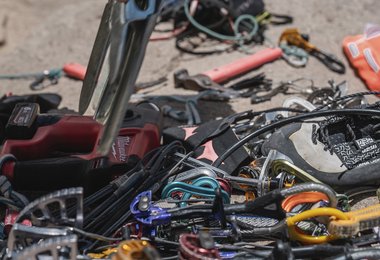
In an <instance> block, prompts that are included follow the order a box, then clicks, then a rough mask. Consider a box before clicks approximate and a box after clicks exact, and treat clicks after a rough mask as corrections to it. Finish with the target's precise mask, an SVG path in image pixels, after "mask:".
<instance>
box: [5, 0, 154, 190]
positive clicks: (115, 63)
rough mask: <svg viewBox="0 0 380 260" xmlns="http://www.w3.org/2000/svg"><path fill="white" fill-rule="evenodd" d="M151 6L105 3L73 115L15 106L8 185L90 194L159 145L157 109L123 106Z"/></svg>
mask: <svg viewBox="0 0 380 260" xmlns="http://www.w3.org/2000/svg"><path fill="white" fill-rule="evenodd" d="M159 3H160V1H155V0H146V1H113V0H112V1H109V2H108V3H107V5H106V7H105V9H104V12H103V16H102V19H101V23H100V27H99V31H98V34H97V36H96V40H95V44H94V47H93V50H92V54H91V57H90V61H89V65H88V69H87V74H86V77H85V80H84V83H83V88H82V92H81V97H80V105H79V112H80V114H81V115H64V116H60V115H50V114H41V115H40V114H39V107H38V105H37V104H34V103H22V104H18V105H17V106H16V108H15V110H14V111H13V113H12V116H11V118H10V120H9V122H8V125H7V127H6V131H7V139H6V141H5V143H4V145H3V148H2V151H1V155H2V158H3V160H2V161H1V162H0V167H1V168H0V170H1V172H2V174H3V175H5V176H7V177H8V178H9V180H10V181H11V182H12V184H13V187H14V188H15V189H17V190H24V191H47V190H54V189H59V188H62V187H71V186H79V185H81V186H84V187H85V190H87V191H88V192H92V191H94V190H97V189H98V188H99V187H101V186H104V185H105V184H107V183H109V181H110V180H112V178H113V177H114V176H115V175H119V174H122V173H124V172H125V171H126V170H128V169H130V168H131V167H133V166H134V165H135V164H136V162H137V161H138V160H139V159H141V158H142V157H143V156H144V155H145V154H146V153H147V152H149V151H150V150H152V149H154V148H156V147H158V146H159V145H160V136H161V133H160V118H161V113H160V111H159V109H158V108H157V107H156V106H154V105H153V104H149V103H142V104H140V105H135V106H129V107H128V100H129V98H130V96H131V94H132V93H133V92H134V87H135V83H136V79H137V76H138V73H139V70H140V67H141V64H142V62H143V57H144V54H145V49H146V45H147V43H148V39H149V36H150V34H151V32H152V30H153V27H154V25H155V21H156V16H157V12H158V9H159V6H160V4H159ZM127 107H128V109H127ZM89 114H92V116H88V115H89Z"/></svg>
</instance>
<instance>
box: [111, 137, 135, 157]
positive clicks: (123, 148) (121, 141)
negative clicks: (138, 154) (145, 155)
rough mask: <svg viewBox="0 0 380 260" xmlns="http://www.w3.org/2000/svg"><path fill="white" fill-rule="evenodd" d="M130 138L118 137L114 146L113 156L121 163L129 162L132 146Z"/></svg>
mask: <svg viewBox="0 0 380 260" xmlns="http://www.w3.org/2000/svg"><path fill="white" fill-rule="evenodd" d="M131 142H132V138H131V137H130V136H118V137H117V138H116V140H115V142H114V143H113V144H112V155H113V157H115V159H116V160H118V161H120V162H127V157H128V150H129V146H130V145H131Z"/></svg>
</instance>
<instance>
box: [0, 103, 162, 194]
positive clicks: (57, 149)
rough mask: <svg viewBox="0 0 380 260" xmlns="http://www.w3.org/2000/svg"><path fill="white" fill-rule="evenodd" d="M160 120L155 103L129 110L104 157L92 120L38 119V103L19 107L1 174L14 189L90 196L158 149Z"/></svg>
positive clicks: (47, 116) (10, 128)
mask: <svg viewBox="0 0 380 260" xmlns="http://www.w3.org/2000/svg"><path fill="white" fill-rule="evenodd" d="M161 120H162V115H161V112H160V110H159V109H158V108H157V107H156V106H155V105H153V104H150V103H142V104H139V105H133V106H130V107H129V109H128V110H127V112H126V114H125V117H124V120H123V122H122V125H121V128H120V131H119V134H118V136H117V137H116V139H115V140H114V142H113V145H112V147H111V151H110V152H109V155H108V156H106V157H105V156H101V155H100V154H99V153H98V151H97V143H98V141H99V138H100V136H101V134H102V130H103V125H102V124H100V123H98V122H97V121H95V120H94V119H93V118H92V117H87V116H82V115H56V114H55V115H50V114H39V106H38V104H36V103H19V104H17V105H16V107H15V109H14V110H13V112H12V115H11V117H10V119H9V121H8V124H7V126H6V137H7V138H6V141H5V142H4V144H3V147H2V150H1V158H2V162H0V167H1V168H0V170H1V172H2V174H3V175H5V176H7V177H8V179H9V180H10V181H11V182H12V185H13V188H14V189H16V190H22V191H50V190H55V189H60V188H64V187H73V186H83V187H84V188H85V191H87V192H89V193H92V192H93V191H96V190H97V189H99V188H100V187H102V186H104V185H106V184H107V183H109V182H110V181H111V180H112V179H113V178H115V177H116V176H118V175H120V174H122V173H124V172H126V171H128V170H130V169H132V168H133V167H134V166H135V165H136V164H137V163H138V162H139V161H140V160H141V159H142V158H143V156H144V155H145V154H146V153H148V152H149V151H151V150H153V149H154V148H156V147H158V146H159V145H160V138H161Z"/></svg>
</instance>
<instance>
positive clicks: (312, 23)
mask: <svg viewBox="0 0 380 260" xmlns="http://www.w3.org/2000/svg"><path fill="white" fill-rule="evenodd" d="M106 2H107V1H106V0H103V1H100V0H97V1H94V0H81V1H77V0H66V1H51V0H17V1H14V0H1V1H0V19H1V16H4V14H5V15H6V16H7V17H8V24H7V42H6V44H5V45H4V46H2V47H0V74H10V73H24V72H38V71H42V70H45V69H50V68H59V67H62V65H63V64H65V63H67V62H78V63H81V64H83V65H87V62H88V59H89V55H90V52H91V49H92V45H93V42H94V38H95V34H96V32H97V29H98V24H99V20H100V15H101V13H102V10H103V7H104V4H105V3H106ZM265 3H266V7H267V10H269V11H271V12H274V13H280V14H288V15H291V16H293V17H294V23H293V25H291V26H292V27H297V28H299V29H300V30H301V31H302V32H305V33H308V34H310V40H311V42H312V43H314V44H315V45H316V46H318V47H320V49H322V50H325V51H326V52H330V53H334V54H335V55H336V56H338V57H339V58H340V59H342V60H343V61H344V63H345V64H346V65H347V68H348V69H347V72H346V73H345V74H344V75H338V74H336V73H333V72H331V71H329V70H328V69H327V68H326V67H325V66H324V65H322V64H321V63H320V62H319V61H317V60H316V59H315V58H310V59H309V63H308V65H307V66H306V68H302V69H296V68H293V67H290V66H289V65H287V64H286V62H285V61H283V60H278V61H276V62H273V63H271V64H267V65H265V66H263V67H262V68H260V69H258V70H255V71H252V72H251V73H250V74H248V76H250V75H251V76H252V75H256V74H257V73H259V72H265V74H266V75H267V78H270V79H273V81H274V82H279V81H287V80H294V79H296V78H299V77H307V78H311V79H313V80H314V82H315V84H316V85H317V86H326V85H327V81H328V80H329V79H334V80H335V81H336V82H340V81H343V80H347V81H348V83H349V89H350V92H357V91H363V90H365V89H366V88H365V86H364V84H363V83H362V82H361V81H360V80H359V79H358V78H357V77H356V76H355V74H354V71H353V70H352V69H351V68H350V67H349V66H348V64H347V61H346V59H345V57H344V55H343V52H342V48H341V43H342V40H343V38H344V37H345V36H347V35H353V34H359V33H361V32H362V31H363V29H364V26H365V24H366V23H380V17H379V15H378V10H379V9H380V1H376V0H351V1H345V0H336V1H328V0H322V1H321V0H309V1H300V0H298V1H297V0H288V1H283V0H267V1H265ZM287 27H290V26H270V27H269V29H268V30H267V32H266V36H267V38H268V39H270V40H271V41H272V42H276V41H277V39H278V37H279V35H280V34H281V32H282V31H283V30H284V29H285V28H287ZM262 48H265V46H257V47H254V48H253V51H255V50H259V49H262ZM240 57H244V54H243V53H240V52H237V51H236V52H233V53H226V54H220V55H210V56H204V57H198V56H196V57H195V56H191V55H187V54H181V53H179V52H178V51H177V50H176V49H175V48H174V40H168V41H161V42H151V43H150V44H149V47H148V50H147V55H146V58H145V61H144V65H143V68H142V71H141V73H140V76H139V81H149V80H154V79H157V78H160V77H162V76H167V77H168V78H169V81H168V82H167V83H165V84H162V85H160V86H158V87H154V88H153V89H150V90H149V92H151V94H165V95H171V94H180V95H191V94H194V93H195V92H191V91H185V90H181V89H174V87H173V82H172V75H173V72H174V71H176V70H177V69H179V68H186V69H188V70H189V72H190V74H196V73H199V72H202V71H204V70H208V69H210V68H213V67H216V66H220V65H223V64H225V63H227V62H230V61H233V60H235V59H237V58H240ZM29 83H30V80H27V81H25V80H14V81H4V80H3V81H0V94H3V93H7V92H12V93H14V94H25V93H31V92H33V93H36V91H32V90H30V89H29ZM81 85H82V84H81V82H80V81H75V80H71V79H67V78H62V79H60V81H59V84H58V85H55V86H50V87H48V88H46V89H44V90H43V91H44V92H55V93H58V94H60V95H62V97H63V101H62V104H61V106H62V107H69V108H71V109H75V110H76V109H77V108H78V102H79V93H80V90H81ZM283 99H284V96H283V95H279V96H277V97H275V98H274V99H272V101H270V102H266V103H263V104H260V105H256V106H253V105H251V104H250V102H249V100H248V99H239V100H234V101H232V102H230V103H229V104H226V103H215V102H201V104H200V110H201V112H202V117H203V118H204V119H205V120H206V119H209V118H210V117H215V116H222V115H226V114H229V113H232V112H233V111H236V112H238V111H243V110H247V109H257V110H258V109H262V108H264V107H265V108H267V107H274V106H278V105H279V104H281V103H280V102H281V101H282V100H283Z"/></svg>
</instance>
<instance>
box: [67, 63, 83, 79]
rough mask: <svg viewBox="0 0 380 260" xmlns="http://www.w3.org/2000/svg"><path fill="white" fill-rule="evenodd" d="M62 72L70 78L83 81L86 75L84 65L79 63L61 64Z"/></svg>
mask: <svg viewBox="0 0 380 260" xmlns="http://www.w3.org/2000/svg"><path fill="white" fill-rule="evenodd" d="M63 72H65V74H66V76H68V77H70V78H74V79H79V80H82V81H83V80H84V76H85V75H86V67H85V66H83V65H81V64H79V63H67V64H65V66H63Z"/></svg>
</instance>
